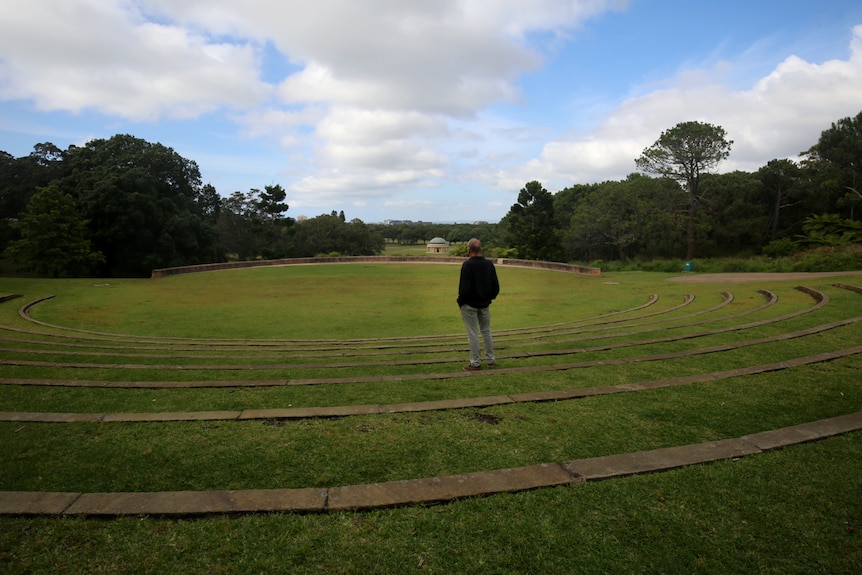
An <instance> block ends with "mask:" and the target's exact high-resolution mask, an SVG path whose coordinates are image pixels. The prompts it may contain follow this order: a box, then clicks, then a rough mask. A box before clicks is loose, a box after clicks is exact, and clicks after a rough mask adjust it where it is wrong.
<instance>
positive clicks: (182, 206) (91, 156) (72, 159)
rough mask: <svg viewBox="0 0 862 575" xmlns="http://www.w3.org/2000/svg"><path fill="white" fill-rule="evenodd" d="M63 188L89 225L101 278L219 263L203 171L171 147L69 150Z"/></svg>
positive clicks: (96, 144)
mask: <svg viewBox="0 0 862 575" xmlns="http://www.w3.org/2000/svg"><path fill="white" fill-rule="evenodd" d="M65 157H66V159H65V162H68V164H69V165H68V169H67V173H68V174H69V175H68V176H67V177H66V178H64V179H63V180H62V188H63V189H64V191H67V192H68V193H70V194H71V195H72V196H73V197H75V198H76V200H77V202H78V206H79V209H80V210H81V213H82V215H83V217H84V219H86V220H88V221H89V226H90V230H91V232H92V241H93V244H94V247H95V248H96V249H98V250H99V251H101V252H103V253H104V254H105V267H104V269H103V272H102V273H104V274H105V275H114V276H116V275H130V276H140V275H149V274H150V273H151V271H152V270H153V269H154V268H160V267H170V266H180V265H189V264H196V263H209V262H216V261H221V260H222V259H223V255H222V253H221V250H220V248H219V246H218V236H217V234H216V229H215V225H214V222H213V218H212V215H213V214H212V199H213V198H212V197H211V193H210V194H205V193H204V188H203V186H202V185H201V177H200V170H199V169H198V166H197V164H196V163H195V162H193V161H190V160H187V159H185V158H183V157H182V156H180V155H179V154H177V153H176V152H175V151H174V150H172V149H171V148H167V147H165V146H163V145H161V144H151V143H149V142H147V141H145V140H141V139H139V138H134V137H132V136H128V135H117V136H114V137H112V138H110V139H108V140H101V139H99V140H92V141H90V142H88V143H87V144H86V145H85V146H83V147H71V148H70V149H69V150H68V151H67V152H66V154H65Z"/></svg>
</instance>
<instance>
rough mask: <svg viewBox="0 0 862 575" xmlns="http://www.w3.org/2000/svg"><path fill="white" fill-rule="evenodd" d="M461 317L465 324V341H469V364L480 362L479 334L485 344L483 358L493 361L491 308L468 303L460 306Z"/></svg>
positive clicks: (474, 364)
mask: <svg viewBox="0 0 862 575" xmlns="http://www.w3.org/2000/svg"><path fill="white" fill-rule="evenodd" d="M461 317H462V318H463V319H464V325H465V326H467V341H468V342H469V343H470V365H472V366H479V365H481V364H482V354H481V353H480V350H479V334H480V333H481V334H482V341H483V342H484V344H485V360H486V361H487V362H488V363H489V364H491V363H494V338H492V337H491V308H490V307H485V308H481V309H479V308H475V307H472V306H469V305H462V306H461Z"/></svg>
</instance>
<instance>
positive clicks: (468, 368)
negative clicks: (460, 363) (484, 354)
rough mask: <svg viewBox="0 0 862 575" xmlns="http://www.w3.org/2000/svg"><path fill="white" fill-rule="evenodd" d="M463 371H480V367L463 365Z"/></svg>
mask: <svg viewBox="0 0 862 575" xmlns="http://www.w3.org/2000/svg"><path fill="white" fill-rule="evenodd" d="M464 371H482V366H481V365H465V366H464Z"/></svg>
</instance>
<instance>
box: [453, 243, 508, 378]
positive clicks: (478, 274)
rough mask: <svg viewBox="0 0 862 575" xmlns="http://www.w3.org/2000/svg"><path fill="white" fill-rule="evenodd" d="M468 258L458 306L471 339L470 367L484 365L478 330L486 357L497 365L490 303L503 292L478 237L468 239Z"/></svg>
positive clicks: (459, 285) (463, 269)
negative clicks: (492, 335) (484, 255)
mask: <svg viewBox="0 0 862 575" xmlns="http://www.w3.org/2000/svg"><path fill="white" fill-rule="evenodd" d="M467 256H468V258H467V260H466V261H465V262H464V263H463V264H461V281H460V282H459V284H458V307H460V308H461V317H462V318H463V319H464V325H465V326H467V340H468V341H469V342H470V365H467V366H465V367H464V369H465V370H467V371H478V370H480V369H482V356H481V354H480V353H479V333H481V334H482V340H483V341H484V343H485V361H486V362H487V365H488V367H489V368H492V367H494V340H493V338H492V337H491V310H490V308H489V306H490V305H491V302H492V301H493V300H494V298H496V297H497V295H498V294H499V293H500V282H499V281H498V280H497V270H496V269H495V268H494V264H493V263H491V261H490V260H487V259H485V258H484V257H482V244H481V243H480V242H479V240H477V239H476V238H473V239H471V240H470V241H469V242H467Z"/></svg>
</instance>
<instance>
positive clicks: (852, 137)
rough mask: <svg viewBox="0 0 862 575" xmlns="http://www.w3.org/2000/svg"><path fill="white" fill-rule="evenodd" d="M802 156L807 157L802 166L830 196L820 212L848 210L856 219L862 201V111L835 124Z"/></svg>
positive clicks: (851, 216)
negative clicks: (812, 173)
mask: <svg viewBox="0 0 862 575" xmlns="http://www.w3.org/2000/svg"><path fill="white" fill-rule="evenodd" d="M803 155H804V156H807V158H806V160H804V161H803V164H804V165H805V167H807V168H809V169H812V170H813V171H814V172H815V173H816V174H817V176H818V177H817V180H818V181H819V184H820V186H819V187H820V189H821V191H823V192H825V193H826V194H827V201H826V202H822V203H821V205H820V206H819V210H818V211H820V212H823V213H825V212H829V211H832V209H834V208H836V207H837V208H840V207H849V210H848V212H849V213H848V215H849V216H850V219H853V216H854V208H855V205H856V204H857V203H859V202H860V201H862V112H859V114H857V115H856V116H855V117H853V118H842V119H840V120H838V121H837V122H835V123H833V124H832V127H830V128H829V129H828V130H824V131H823V132H821V134H820V139H819V140H818V142H817V143H816V144H815V145H814V146H812V147H811V148H810V149H809V150H808V151H807V152H804V153H803ZM833 202H834V203H833Z"/></svg>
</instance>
